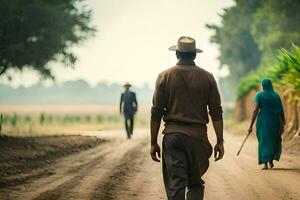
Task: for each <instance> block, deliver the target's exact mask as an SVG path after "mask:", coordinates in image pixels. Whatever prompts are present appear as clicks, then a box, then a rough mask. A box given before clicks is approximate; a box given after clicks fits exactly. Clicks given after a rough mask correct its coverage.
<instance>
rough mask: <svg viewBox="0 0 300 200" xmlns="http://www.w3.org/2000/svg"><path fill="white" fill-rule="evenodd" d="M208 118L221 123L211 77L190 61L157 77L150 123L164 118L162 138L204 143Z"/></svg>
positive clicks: (216, 89)
mask: <svg viewBox="0 0 300 200" xmlns="http://www.w3.org/2000/svg"><path fill="white" fill-rule="evenodd" d="M208 110H209V114H210V116H211V118H212V120H214V121H218V120H222V107H221V100H220V94H219V91H218V88H217V83H216V81H215V79H214V77H213V75H212V74H211V73H209V72H207V71H206V70H204V69H202V68H199V67H197V66H196V65H195V63H194V62H193V61H179V62H178V63H177V65H175V66H174V67H172V68H170V69H168V70H166V71H164V72H162V73H160V74H159V76H158V78H157V81H156V86H155V92H154V95H153V106H152V109H151V120H153V121H160V120H161V118H162V117H163V120H164V122H165V129H164V131H163V134H168V133H173V132H179V133H183V134H186V135H189V136H191V137H194V138H198V139H203V138H205V139H207V123H208V122H209V118H208Z"/></svg>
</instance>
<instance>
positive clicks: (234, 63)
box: [207, 0, 261, 85]
mask: <svg viewBox="0 0 300 200" xmlns="http://www.w3.org/2000/svg"><path fill="white" fill-rule="evenodd" d="M260 5H261V1H260V0H253V1H244V0H236V5H235V6H233V7H230V8H227V9H225V10H224V14H222V15H221V17H222V23H221V25H220V26H217V25H207V27H208V28H209V29H212V30H214V35H213V36H212V37H211V41H212V42H213V43H216V44H218V45H219V46H220V56H219V60H220V62H221V66H224V65H227V66H228V67H229V70H230V77H229V79H228V80H230V82H232V83H233V84H234V85H236V83H237V82H238V81H239V80H240V78H241V77H243V76H244V75H246V74H247V73H249V72H250V71H252V70H253V69H256V68H257V67H258V65H259V63H260V58H261V51H260V50H259V49H258V45H257V43H256V42H255V40H254V38H253V36H252V34H251V24H252V21H253V15H254V14H255V12H256V10H257V9H258V8H259V7H260ZM232 83H231V84H230V85H232Z"/></svg>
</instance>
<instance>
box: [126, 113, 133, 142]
mask: <svg viewBox="0 0 300 200" xmlns="http://www.w3.org/2000/svg"><path fill="white" fill-rule="evenodd" d="M133 126H134V117H133V116H125V128H126V133H127V138H131V136H132V134H133Z"/></svg>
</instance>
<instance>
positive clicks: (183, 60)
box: [177, 59, 195, 65]
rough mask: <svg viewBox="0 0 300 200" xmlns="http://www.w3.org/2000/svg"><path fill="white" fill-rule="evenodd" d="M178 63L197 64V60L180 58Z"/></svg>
mask: <svg viewBox="0 0 300 200" xmlns="http://www.w3.org/2000/svg"><path fill="white" fill-rule="evenodd" d="M177 65H195V62H194V60H191V59H179V60H178V62H177Z"/></svg>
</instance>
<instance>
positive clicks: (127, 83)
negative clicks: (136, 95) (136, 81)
mask: <svg viewBox="0 0 300 200" xmlns="http://www.w3.org/2000/svg"><path fill="white" fill-rule="evenodd" d="M123 86H124V87H125V86H128V87H131V84H130V83H129V82H127V81H126V82H125V83H124V85H123Z"/></svg>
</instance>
